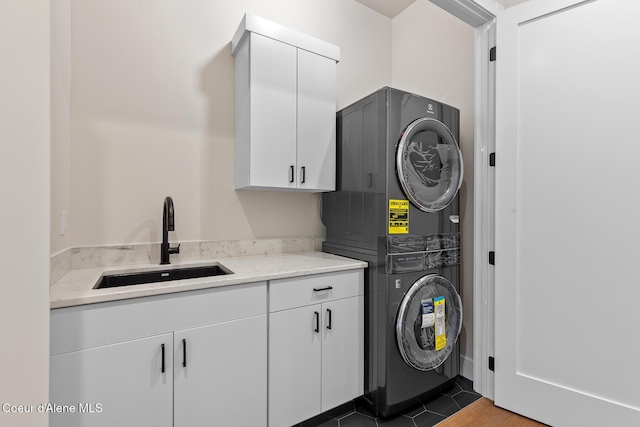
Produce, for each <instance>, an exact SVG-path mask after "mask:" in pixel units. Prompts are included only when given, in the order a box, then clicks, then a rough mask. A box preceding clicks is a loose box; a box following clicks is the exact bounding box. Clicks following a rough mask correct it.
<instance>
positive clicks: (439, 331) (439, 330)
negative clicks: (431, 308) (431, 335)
mask: <svg viewBox="0 0 640 427" xmlns="http://www.w3.org/2000/svg"><path fill="white" fill-rule="evenodd" d="M433 302H434V305H435V309H436V330H435V332H436V351H437V350H442V349H443V348H445V346H446V345H447V335H446V333H445V330H444V307H445V306H444V296H440V297H436V298H434V299H433Z"/></svg>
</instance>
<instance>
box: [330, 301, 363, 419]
mask: <svg viewBox="0 0 640 427" xmlns="http://www.w3.org/2000/svg"><path fill="white" fill-rule="evenodd" d="M322 314H323V322H322V335H323V337H322V412H324V411H328V410H329V409H332V408H335V407H336V406H338V405H341V404H343V403H345V402H348V401H349V400H352V399H354V398H356V397H358V396H360V395H362V394H363V393H364V297H363V296H362V295H361V296H358V297H352V298H345V299H341V300H337V301H332V302H328V303H324V304H322Z"/></svg>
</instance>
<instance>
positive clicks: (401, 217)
mask: <svg viewBox="0 0 640 427" xmlns="http://www.w3.org/2000/svg"><path fill="white" fill-rule="evenodd" d="M389 234H409V201H408V200H392V199H390V200H389Z"/></svg>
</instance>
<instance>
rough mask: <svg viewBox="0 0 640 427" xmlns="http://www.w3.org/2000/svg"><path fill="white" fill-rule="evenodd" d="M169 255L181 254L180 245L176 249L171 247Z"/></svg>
mask: <svg viewBox="0 0 640 427" xmlns="http://www.w3.org/2000/svg"><path fill="white" fill-rule="evenodd" d="M168 252H169V255H172V254H179V253H180V244H178V246H176V247H175V248H172V247H169V250H168Z"/></svg>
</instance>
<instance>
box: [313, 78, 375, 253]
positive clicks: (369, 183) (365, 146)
mask: <svg viewBox="0 0 640 427" xmlns="http://www.w3.org/2000/svg"><path fill="white" fill-rule="evenodd" d="M385 91H386V89H382V90H380V91H378V92H376V93H374V94H372V95H370V96H368V97H366V98H364V99H362V100H360V101H358V102H356V103H355V104H353V105H350V106H349V107H347V108H345V109H343V110H341V111H339V112H338V113H337V115H336V132H337V134H336V136H337V137H336V145H337V156H336V157H337V168H336V171H337V172H336V174H337V177H336V191H335V192H330V193H324V194H323V195H322V221H323V223H324V224H325V226H326V227H327V241H328V242H332V243H335V244H341V245H347V246H351V247H357V248H362V249H375V247H376V238H377V236H378V234H379V232H380V228H381V227H380V226H379V223H380V217H381V216H382V215H383V214H384V213H385V211H381V210H380V209H379V205H380V202H379V200H380V198H381V196H380V192H381V189H384V169H380V168H379V163H380V162H379V158H380V156H381V155H382V156H383V157H384V146H385V143H384V135H385V132H384V129H385V126H386V123H385V121H384V117H385V113H384V107H385V104H384V102H381V99H382V100H384V99H385V97H384V93H385ZM382 198H383V197H382Z"/></svg>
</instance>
